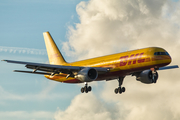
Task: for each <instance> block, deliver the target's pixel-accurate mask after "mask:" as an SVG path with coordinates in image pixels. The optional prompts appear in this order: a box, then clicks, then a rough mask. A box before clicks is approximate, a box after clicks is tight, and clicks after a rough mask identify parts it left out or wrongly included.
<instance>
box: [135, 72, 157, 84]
mask: <svg viewBox="0 0 180 120" xmlns="http://www.w3.org/2000/svg"><path fill="white" fill-rule="evenodd" d="M157 79H158V73H157V72H156V73H155V75H153V73H152V71H151V70H144V71H142V72H141V73H140V74H138V75H136V80H138V81H141V82H142V83H146V84H151V83H156V81H157Z"/></svg>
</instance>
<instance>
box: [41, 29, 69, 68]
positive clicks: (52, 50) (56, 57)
mask: <svg viewBox="0 0 180 120" xmlns="http://www.w3.org/2000/svg"><path fill="white" fill-rule="evenodd" d="M43 36H44V41H45V44H46V50H47V54H48V58H49V63H50V64H54V65H63V64H66V61H65V60H64V58H63V56H62V54H61V52H60V51H59V49H58V47H57V46H56V43H55V42H54V40H53V38H52V37H51V35H50V33H49V32H44V33H43Z"/></svg>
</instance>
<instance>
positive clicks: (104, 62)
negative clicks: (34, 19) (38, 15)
mask: <svg viewBox="0 0 180 120" xmlns="http://www.w3.org/2000/svg"><path fill="white" fill-rule="evenodd" d="M43 36H44V40H45V45H46V49H47V54H48V59H49V64H43V63H33V62H23V61H14V60H2V61H6V62H8V63H16V64H24V65H25V67H26V68H28V69H32V71H22V70H14V72H23V73H32V74H42V75H44V76H45V77H46V78H48V79H50V80H54V81H58V82H62V83H85V86H84V87H82V88H81V92H82V93H88V92H90V91H91V90H92V88H91V86H88V83H90V82H92V81H102V80H106V81H110V80H115V79H117V80H118V83H119V85H118V87H117V88H115V90H114V92H115V94H118V93H119V94H121V93H123V92H125V90H126V89H125V87H122V84H123V81H124V78H125V76H127V75H131V76H135V77H136V80H137V81H140V82H142V83H145V84H152V83H156V82H157V80H158V72H157V71H158V70H166V69H173V68H179V66H178V65H173V66H167V65H169V64H170V63H171V56H170V55H169V53H168V52H167V51H166V50H165V49H163V48H160V47H148V48H143V49H137V50H133V51H127V52H122V53H117V54H111V55H107V56H101V57H96V58H92V59H86V60H82V61H76V62H71V63H68V62H66V61H65V59H64V57H63V56H62V54H61V52H60V51H59V49H58V47H57V45H56V43H55V42H54V40H53V38H52V36H51V35H50V33H49V32H44V33H43Z"/></svg>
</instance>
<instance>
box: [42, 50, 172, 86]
mask: <svg viewBox="0 0 180 120" xmlns="http://www.w3.org/2000/svg"><path fill="white" fill-rule="evenodd" d="M170 63H171V57H170V55H169V54H168V53H167V52H166V51H165V50H164V49H162V48H159V47H150V48H144V49H138V50H133V51H128V52H123V53H118V54H113V55H107V56H102V57H97V58H92V59H87V60H82V61H77V62H73V63H67V64H64V65H66V66H83V67H84V66H85V67H87V66H88V67H106V68H110V71H109V72H107V73H106V74H102V75H101V74H100V75H98V78H97V80H110V79H115V78H118V77H121V76H125V75H130V74H132V73H134V72H140V71H143V70H147V69H151V68H159V67H163V66H166V65H168V64H170ZM66 76H67V74H62V73H60V74H58V75H57V74H56V75H55V76H50V75H45V77H46V78H48V79H51V80H55V81H59V82H66V83H80V82H81V81H80V80H78V79H75V78H72V77H69V78H67V79H66Z"/></svg>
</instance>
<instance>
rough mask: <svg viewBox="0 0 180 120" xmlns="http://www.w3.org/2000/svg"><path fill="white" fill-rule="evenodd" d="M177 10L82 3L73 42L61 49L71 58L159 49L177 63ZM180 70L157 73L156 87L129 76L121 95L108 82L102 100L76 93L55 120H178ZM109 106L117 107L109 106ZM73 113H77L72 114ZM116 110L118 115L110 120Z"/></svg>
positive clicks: (123, 1) (144, 0)
mask: <svg viewBox="0 0 180 120" xmlns="http://www.w3.org/2000/svg"><path fill="white" fill-rule="evenodd" d="M179 6H180V1H176V2H173V1H169V0H161V1H157V0H136V1H134V0H113V1H111V0H106V1H104V0H90V1H88V2H80V3H79V4H78V5H77V7H76V10H77V13H78V15H79V19H80V23H77V24H76V26H75V28H74V27H72V26H70V27H69V32H68V37H69V41H67V42H65V43H64V44H63V49H64V51H66V52H67V55H71V56H74V57H75V56H76V57H77V56H78V57H77V59H86V58H91V57H96V56H100V55H107V54H112V53H117V52H122V51H126V50H132V49H139V48H144V47H151V46H158V47H162V48H165V49H166V50H167V51H168V52H169V53H170V55H171V57H172V59H173V61H172V64H177V65H179V64H180V62H179V59H180V57H179V52H178V51H180V40H179V38H180V22H179V21H180V8H179ZM179 72H180V70H179V69H174V70H166V71H159V79H158V81H157V83H156V84H151V85H146V84H142V83H140V82H138V81H136V80H135V78H134V77H126V78H125V81H124V84H123V86H125V87H126V92H125V93H124V94H122V95H115V94H114V89H115V88H116V87H117V86H118V83H117V82H115V81H110V82H106V84H105V85H104V88H103V90H102V91H101V94H100V95H99V96H98V97H97V96H95V95H92V94H87V95H78V96H77V97H75V98H74V100H72V103H71V105H70V106H69V107H68V108H67V109H66V110H65V111H61V110H59V111H57V113H56V114H55V119H57V120H58V119H60V118H63V119H65V120H66V119H74V120H75V119H76V118H78V117H79V118H84V116H85V115H87V116H88V117H87V118H88V119H96V118H95V116H96V115H101V118H99V119H100V120H101V119H108V120H112V119H113V120H114V119H115V120H116V119H117V118H121V119H123V120H132V119H134V120H144V119H146V120H152V119H154V120H159V119H164V120H169V119H173V120H178V119H179V118H180V109H179V108H180V105H179V104H178V103H179V102H178V101H179V100H180V97H179V95H178V94H179V91H180V81H179V78H180V74H179ZM91 99H92V100H91ZM78 100H79V101H80V102H78ZM84 101H87V102H88V104H87V103H84ZM109 103H111V105H112V106H113V107H114V106H115V108H114V109H113V108H112V107H111V106H110V107H109ZM93 104H94V105H93ZM102 106H103V107H102ZM117 107H118V108H117ZM109 108H111V109H109ZM121 108H122V109H121ZM71 110H74V111H78V112H75V113H76V114H73V112H72V111H71ZM85 111H87V112H85ZM114 112H116V113H117V117H115V118H112V116H114ZM70 113H71V114H73V115H72V117H70V116H71V115H70ZM97 118H98V116H97Z"/></svg>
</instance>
